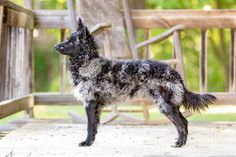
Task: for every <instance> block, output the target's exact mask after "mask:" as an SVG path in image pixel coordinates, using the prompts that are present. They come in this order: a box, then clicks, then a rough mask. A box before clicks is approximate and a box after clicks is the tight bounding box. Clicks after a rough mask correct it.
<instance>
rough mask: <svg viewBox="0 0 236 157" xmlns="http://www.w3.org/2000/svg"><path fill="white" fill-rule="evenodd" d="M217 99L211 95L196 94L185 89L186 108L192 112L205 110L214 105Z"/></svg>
mask: <svg viewBox="0 0 236 157" xmlns="http://www.w3.org/2000/svg"><path fill="white" fill-rule="evenodd" d="M215 100H216V97H215V96H213V95H211V94H196V93H192V92H190V91H188V90H187V89H185V100H184V107H185V108H186V109H187V110H190V111H197V112H200V110H205V109H206V108H208V105H209V104H212V103H213V102H214V101H215Z"/></svg>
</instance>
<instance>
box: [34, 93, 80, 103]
mask: <svg viewBox="0 0 236 157" xmlns="http://www.w3.org/2000/svg"><path fill="white" fill-rule="evenodd" d="M34 96H35V105H38V104H45V105H46V104H51V105H53V104H54V105H58V104H59V105H68V104H82V102H79V101H77V100H76V99H75V98H74V96H73V95H71V94H60V93H34Z"/></svg>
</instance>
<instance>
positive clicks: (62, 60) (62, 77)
mask: <svg viewBox="0 0 236 157" xmlns="http://www.w3.org/2000/svg"><path fill="white" fill-rule="evenodd" d="M60 38H61V39H60V41H61V42H63V41H64V40H65V29H61V31H60ZM65 74H66V56H65V55H60V92H61V93H64V92H65Z"/></svg>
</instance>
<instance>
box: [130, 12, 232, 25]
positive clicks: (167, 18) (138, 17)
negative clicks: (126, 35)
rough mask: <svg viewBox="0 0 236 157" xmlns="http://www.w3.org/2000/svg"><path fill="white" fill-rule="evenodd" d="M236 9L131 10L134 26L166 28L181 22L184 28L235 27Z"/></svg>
mask: <svg viewBox="0 0 236 157" xmlns="http://www.w3.org/2000/svg"><path fill="white" fill-rule="evenodd" d="M235 16H236V10H235V9H232V10H210V11H204V10H190V9H188V10H181V9H178V10H146V9H145V10H132V19H133V24H134V27H136V28H168V27H171V26H174V25H177V24H183V25H185V26H186V28H205V29H206V28H235V27H236V23H235V20H234V18H235Z"/></svg>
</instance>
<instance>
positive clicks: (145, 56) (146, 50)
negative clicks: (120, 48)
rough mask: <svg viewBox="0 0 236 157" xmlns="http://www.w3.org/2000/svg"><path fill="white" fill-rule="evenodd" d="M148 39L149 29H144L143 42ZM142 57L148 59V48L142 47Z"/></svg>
mask: <svg viewBox="0 0 236 157" xmlns="http://www.w3.org/2000/svg"><path fill="white" fill-rule="evenodd" d="M149 37H150V34H149V29H144V40H148V39H149ZM143 56H144V58H145V59H148V58H150V52H149V46H145V47H144V55H143Z"/></svg>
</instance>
